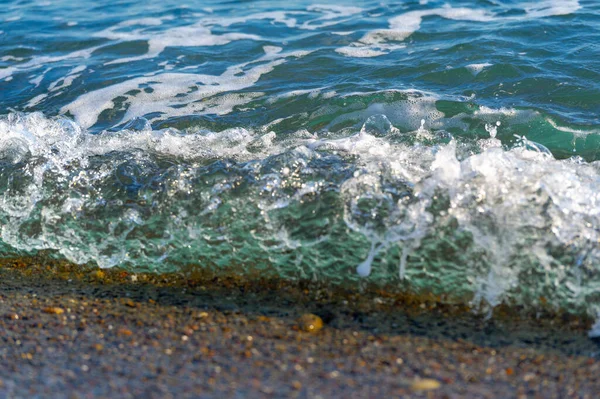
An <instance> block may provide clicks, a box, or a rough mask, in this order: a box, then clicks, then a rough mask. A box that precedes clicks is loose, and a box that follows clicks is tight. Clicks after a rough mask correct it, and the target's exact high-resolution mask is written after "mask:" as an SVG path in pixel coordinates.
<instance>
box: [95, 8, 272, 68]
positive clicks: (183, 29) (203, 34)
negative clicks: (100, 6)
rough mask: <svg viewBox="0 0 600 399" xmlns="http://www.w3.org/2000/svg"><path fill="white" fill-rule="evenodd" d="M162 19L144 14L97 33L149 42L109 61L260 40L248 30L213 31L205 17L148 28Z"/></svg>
mask: <svg viewBox="0 0 600 399" xmlns="http://www.w3.org/2000/svg"><path fill="white" fill-rule="evenodd" d="M162 23H163V20H161V19H159V18H143V19H134V20H128V21H124V22H121V23H119V24H117V25H114V26H112V27H110V28H107V29H104V30H102V31H100V32H97V33H95V34H94V36H96V37H103V38H107V39H111V40H117V41H135V40H145V41H147V42H148V51H147V52H146V53H145V54H143V55H139V56H134V57H125V58H119V59H116V60H112V61H109V62H107V63H106V64H107V65H110V64H121V63H125V62H132V61H139V60H144V59H148V58H154V57H156V56H158V55H159V54H161V53H162V52H163V51H164V50H165V48H167V47H200V46H222V45H225V44H227V43H230V42H232V41H236V40H260V37H258V36H256V35H250V34H245V33H235V32H232V33H224V34H222V35H214V34H212V33H211V31H210V29H209V28H208V27H206V26H205V21H202V20H201V21H199V22H197V23H195V24H192V25H187V26H178V27H175V28H171V29H166V30H162V31H158V32H156V31H149V30H147V29H146V28H145V27H147V26H150V27H154V26H157V25H161V24H162ZM131 26H140V27H139V28H136V29H133V30H131V31H123V30H122V28H124V27H131Z"/></svg>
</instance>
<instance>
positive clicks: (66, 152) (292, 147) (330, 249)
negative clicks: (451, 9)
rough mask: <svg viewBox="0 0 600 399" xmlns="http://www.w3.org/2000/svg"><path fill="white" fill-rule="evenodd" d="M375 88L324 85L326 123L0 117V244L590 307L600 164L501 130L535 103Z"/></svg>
mask: <svg viewBox="0 0 600 399" xmlns="http://www.w3.org/2000/svg"><path fill="white" fill-rule="evenodd" d="M381 95H383V94H382V93H376V94H370V95H367V94H364V93H363V94H354V95H350V96H346V97H343V98H335V99H333V100H331V101H333V102H332V103H330V105H329V106H328V108H327V109H328V110H329V112H330V114H328V115H326V116H327V117H326V118H325V117H324V116H323V114H322V115H321V117H323V118H324V120H326V121H328V123H327V124H326V126H325V127H323V128H321V129H319V130H312V131H309V130H304V129H296V130H294V129H291V128H290V127H293V125H294V124H293V123H292V124H291V125H290V121H289V120H286V119H282V120H279V121H272V122H271V123H269V124H267V125H265V126H263V128H253V129H251V128H244V127H237V128H229V129H225V130H222V131H214V130H208V129H199V128H188V129H186V130H177V129H175V128H165V129H155V130H153V129H152V127H151V125H150V123H148V121H146V120H144V119H141V118H137V119H133V120H132V121H130V122H129V123H128V124H127V125H125V126H124V127H123V128H122V129H120V130H117V131H112V132H111V131H104V132H101V133H99V134H92V133H89V132H87V131H86V130H85V129H84V128H82V127H81V126H79V125H78V124H76V123H75V122H73V121H71V120H69V119H65V118H47V117H45V116H43V115H42V114H40V113H31V114H17V113H11V114H9V115H7V116H5V117H2V118H1V119H0V168H1V169H0V170H2V173H1V174H0V227H1V235H0V239H1V241H0V253H1V254H2V256H5V257H7V256H14V255H24V254H34V253H36V252H38V251H49V252H50V253H52V254H54V256H57V257H60V258H65V259H67V260H69V261H71V262H75V263H80V264H83V263H96V264H97V265H99V266H100V267H103V268H108V267H113V266H116V265H120V266H123V267H128V268H131V269H134V270H152V271H156V272H168V271H174V270H178V269H179V268H180V267H182V266H184V265H190V264H194V265H197V266H196V267H206V268H215V269H219V268H225V267H232V266H233V267H235V268H236V270H237V271H238V272H239V273H241V274H244V273H247V272H250V271H252V272H255V271H256V270H265V271H270V272H275V273H277V274H278V275H279V276H281V277H282V278H287V279H298V278H303V279H307V278H308V279H319V280H323V281H328V282H331V283H333V284H355V282H357V281H360V280H361V279H364V278H368V279H369V280H370V281H372V282H374V283H381V284H386V285H395V286H396V287H398V289H400V290H406V289H408V290H413V291H415V292H433V293H436V294H439V295H445V296H447V297H448V298H455V299H456V300H461V301H470V302H472V303H473V304H474V305H481V306H483V307H482V309H483V308H487V307H493V306H496V305H498V304H501V303H511V304H518V305H521V306H524V307H527V308H534V309H535V308H536V307H539V306H550V307H554V308H560V309H566V310H567V311H570V312H574V313H587V314H590V315H596V314H597V313H598V311H600V307H599V306H600V301H599V298H598V293H599V292H600V274H599V273H598V265H599V264H600V250H599V249H598V245H597V243H598V241H599V240H600V232H599V231H598V226H600V211H598V210H599V209H600V195H599V194H598V193H599V192H600V173H599V172H600V163H598V162H597V161H592V162H587V161H585V160H584V159H583V158H581V157H578V156H575V157H571V158H567V159H557V158H555V156H553V155H552V152H551V151H550V150H549V149H548V148H546V147H545V146H544V145H543V144H540V143H536V142H533V141H531V140H530V139H528V138H526V137H524V136H519V137H518V138H516V139H514V140H512V141H511V140H509V139H508V136H507V132H511V129H514V127H515V126H522V124H523V123H527V126H537V125H540V124H543V123H545V125H544V126H546V127H547V128H548V129H554V128H553V127H552V125H551V124H549V123H547V122H544V121H546V119H547V118H548V117H547V116H545V115H541V114H540V113H538V112H535V111H528V110H512V109H503V110H492V109H489V108H485V107H476V109H475V110H471V111H470V112H467V111H464V109H468V108H469V107H468V106H467V105H465V104H463V103H460V102H457V103H455V104H453V105H452V107H454V108H455V109H459V108H460V107H463V108H464V109H463V111H464V112H462V113H461V112H454V116H452V117H450V116H448V115H450V114H451V113H450V112H448V110H446V112H445V113H444V112H441V111H439V108H442V106H443V102H441V101H440V100H439V99H435V98H433V97H431V96H428V95H427V93H420V92H402V93H395V94H394V93H385V95H387V96H389V95H393V96H396V97H395V101H393V102H387V103H385V102H383V103H382V102H376V101H374V98H378V96H381ZM365 97H368V99H369V100H368V101H367V102H366V103H361V101H365ZM335 101H342V102H343V103H344V104H346V111H345V113H343V114H341V113H337V112H336V111H335V107H333V106H332V105H331V104H335ZM349 103H355V104H362V109H361V108H360V107H354V109H355V110H354V111H351V112H350V111H349V110H348V104H349ZM461 104H462V105H461ZM445 106H446V107H448V105H447V104H446V105H445ZM406 115H409V116H410V117H407V116H406ZM317 116H318V115H312V117H313V118H315V117H317ZM357 121H361V122H360V123H359V124H358V125H357ZM524 121H525V122H524ZM519 124H521V125H519ZM286 126H287V129H285V128H284V127H286ZM461 129H465V130H464V131H463V130H461ZM461 132H463V133H461ZM465 132H468V134H467V133H465ZM563 134H568V133H567V132H563ZM509 136H512V134H509ZM513 138H514V137H513Z"/></svg>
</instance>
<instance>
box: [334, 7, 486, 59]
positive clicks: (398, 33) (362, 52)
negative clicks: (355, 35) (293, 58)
mask: <svg viewBox="0 0 600 399" xmlns="http://www.w3.org/2000/svg"><path fill="white" fill-rule="evenodd" d="M430 16H439V17H442V18H446V19H452V20H458V21H475V22H488V21H491V20H493V14H490V13H488V12H487V11H484V10H476V9H470V8H452V7H442V8H435V9H431V10H417V11H409V12H407V13H404V14H401V15H398V16H396V17H394V18H391V19H390V20H389V29H376V30H373V31H370V32H368V33H366V34H365V35H364V36H363V37H362V38H361V39H360V40H359V41H358V42H356V43H352V44H351V45H350V46H346V47H343V48H341V49H338V50H336V51H338V52H339V53H341V54H343V55H346V56H351V57H354V56H357V57H377V56H380V55H383V54H386V53H388V52H390V51H393V50H396V49H398V48H402V47H387V48H386V46H389V43H388V42H400V41H403V40H405V39H406V38H407V37H409V36H410V35H412V34H413V33H414V32H416V31H417V30H419V29H420V28H421V23H422V22H423V18H425V17H430Z"/></svg>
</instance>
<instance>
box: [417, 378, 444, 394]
mask: <svg viewBox="0 0 600 399" xmlns="http://www.w3.org/2000/svg"><path fill="white" fill-rule="evenodd" d="M440 386H441V384H440V382H439V381H437V380H433V379H430V378H419V379H416V380H414V381H413V383H412V384H411V385H410V389H412V390H413V391H433V390H435V389H438V388H439V387H440Z"/></svg>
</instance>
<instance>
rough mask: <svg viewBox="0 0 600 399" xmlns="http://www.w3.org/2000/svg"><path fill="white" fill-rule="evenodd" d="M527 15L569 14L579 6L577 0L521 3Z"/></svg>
mask: <svg viewBox="0 0 600 399" xmlns="http://www.w3.org/2000/svg"><path fill="white" fill-rule="evenodd" d="M522 7H523V8H524V9H525V12H526V13H527V15H528V16H529V17H533V18H545V17H554V16H559V15H569V14H573V13H575V12H576V11H577V10H579V9H580V8H581V5H580V4H579V1H578V0H541V1H536V2H531V3H525V4H523V5H522Z"/></svg>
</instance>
